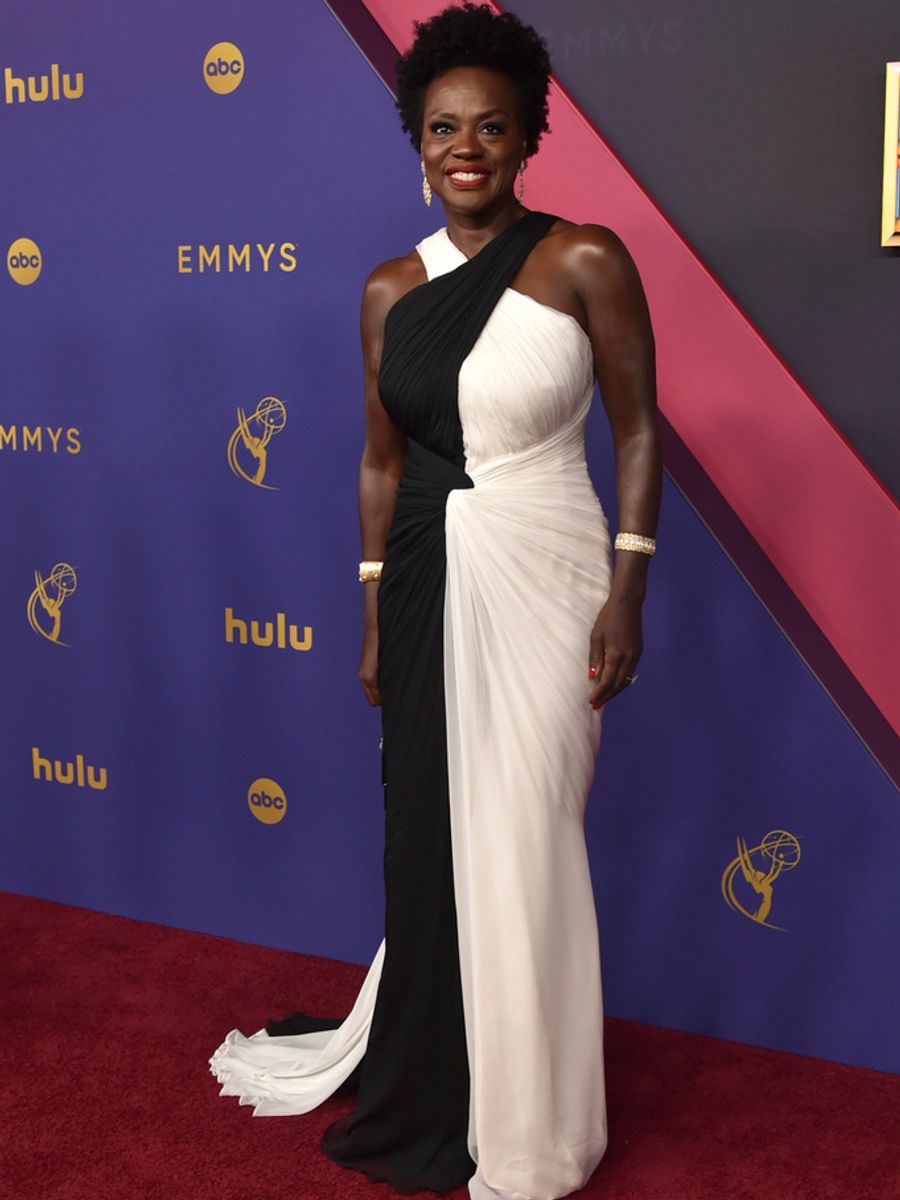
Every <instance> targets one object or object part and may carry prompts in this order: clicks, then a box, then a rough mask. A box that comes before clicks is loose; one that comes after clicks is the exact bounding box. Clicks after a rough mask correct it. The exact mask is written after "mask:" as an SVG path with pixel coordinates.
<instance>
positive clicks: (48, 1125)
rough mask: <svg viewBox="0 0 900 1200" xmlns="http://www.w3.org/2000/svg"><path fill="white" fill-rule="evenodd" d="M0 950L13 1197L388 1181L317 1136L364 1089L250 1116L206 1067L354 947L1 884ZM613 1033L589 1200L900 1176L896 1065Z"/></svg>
mask: <svg viewBox="0 0 900 1200" xmlns="http://www.w3.org/2000/svg"><path fill="white" fill-rule="evenodd" d="M0 955H2V958H0V966H2V985H0V1005H2V1013H0V1020H2V1031H3V1043H2V1044H3V1054H2V1058H3V1062H4V1064H5V1066H4V1070H3V1078H2V1089H0V1091H2V1098H0V1111H2V1131H3V1132H2V1139H0V1197H2V1200H326V1198H331V1197H335V1198H340V1200H363V1198H368V1200H390V1197H391V1196H393V1195H394V1193H393V1192H392V1191H391V1190H390V1189H389V1188H388V1187H387V1186H386V1185H383V1184H379V1185H375V1184H370V1183H369V1182H368V1180H366V1179H365V1178H364V1177H363V1176H361V1175H357V1174H356V1173H354V1172H348V1171H344V1170H342V1169H341V1168H339V1167H337V1166H334V1165H333V1164H332V1163H331V1162H330V1161H329V1160H328V1159H326V1158H324V1156H322V1155H321V1154H320V1153H319V1150H318V1139H319V1136H320V1134H321V1132H322V1130H323V1128H324V1126H325V1125H326V1124H327V1123H328V1122H329V1121H331V1120H333V1119H334V1118H335V1117H336V1116H338V1115H340V1114H341V1113H343V1112H345V1111H347V1109H348V1108H350V1107H351V1106H352V1098H350V1097H347V1098H342V1099H338V1100H332V1101H329V1102H328V1103H326V1104H325V1105H323V1106H322V1107H321V1108H319V1109H318V1110H316V1111H315V1112H312V1113H309V1114H307V1115H306V1116H301V1117H274V1118H264V1117H253V1116H251V1112H250V1109H249V1108H241V1107H240V1106H239V1105H238V1103H237V1101H236V1100H235V1099H233V1098H231V1097H219V1095H218V1084H217V1083H216V1081H215V1080H214V1079H213V1077H212V1076H211V1075H210V1074H209V1072H208V1070H207V1059H208V1057H209V1055H210V1054H211V1053H212V1051H213V1050H214V1049H215V1047H216V1045H217V1044H218V1043H219V1041H220V1040H221V1038H222V1037H223V1035H224V1034H225V1033H227V1032H228V1030H229V1029H231V1028H232V1027H234V1026H237V1027H238V1028H240V1029H242V1030H243V1031H244V1032H245V1033H251V1032H253V1031H254V1030H256V1029H258V1028H260V1027H261V1026H262V1024H263V1022H264V1020H265V1018H266V1017H268V1016H273V1015H281V1014H282V1013H284V1012H287V1011H289V1010H290V1009H293V1008H297V1007H300V1006H302V1007H304V1008H306V1009H308V1010H309V1011H311V1012H320V1013H327V1014H334V1013H340V1012H343V1011H346V1010H348V1009H349V1007H350V1005H351V1003H352V1001H353V999H354V997H355V995H356V991H357V988H358V986H359V984H360V981H361V979H362V977H363V974H364V971H363V969H362V968H360V967H356V966H350V965H348V964H346V963H336V962H332V961H330V960H328V959H322V958H309V957H305V956H301V955H296V954H287V953H283V952H280V951H276V950H267V949H263V948H261V947H259V946H249V945H245V944H242V943H239V942H232V941H228V940H225V939H223V938H217V937H210V936H206V935H201V934H193V933H185V932H182V931H180V930H176V929H169V928H166V927H164V926H159V925H150V924H146V923H144V922H139V921H130V920H126V919H124V918H121V917H111V916H106V915H103V914H99V913H94V912H89V911H87V910H84V909H78V908H71V907H69V906H67V905H61V904H52V903H49V902H47V901H42V900H31V899H27V898H25V897H21V896H13V895H8V894H3V893H0ZM606 1053H607V1069H608V1079H607V1090H608V1098H609V1122H610V1147H609V1150H608V1151H607V1155H606V1158H605V1159H604V1161H603V1162H602V1163H601V1165H600V1167H599V1168H598V1170H597V1173H596V1174H595V1176H594V1178H593V1180H592V1181H591V1184H590V1186H589V1187H587V1188H586V1189H585V1190H584V1191H583V1192H580V1193H578V1196H579V1200H581V1198H582V1197H583V1198H584V1200H731V1198H732V1197H733V1198H734V1200H757V1198H759V1200H894V1198H896V1197H898V1196H900V1149H898V1114H900V1077H898V1076H894V1075H887V1074H882V1073H880V1072H877V1071H867V1070H863V1069H861V1068H858V1067H847V1066H838V1065H835V1064H832V1063H827V1062H823V1061H820V1060H818V1059H811V1058H805V1057H802V1056H799V1055H793V1054H784V1053H780V1052H777V1051H769V1050H760V1049H757V1048H754V1047H748V1046H742V1045H739V1044H737V1043H734V1042H726V1041H722V1040H720V1039H718V1038H709V1037H700V1036H697V1035H695V1034H684V1033H676V1032H673V1031H671V1030H665V1029H658V1028H654V1027H652V1026H648V1025H640V1024H636V1023H634V1022H630V1021H622V1020H616V1019H610V1018H608V1019H607V1022H606ZM429 1194H430V1193H422V1195H423V1196H424V1197H427V1196H428V1195H429ZM465 1195H466V1193H465V1189H461V1190H460V1191H458V1192H455V1193H453V1194H452V1200H465Z"/></svg>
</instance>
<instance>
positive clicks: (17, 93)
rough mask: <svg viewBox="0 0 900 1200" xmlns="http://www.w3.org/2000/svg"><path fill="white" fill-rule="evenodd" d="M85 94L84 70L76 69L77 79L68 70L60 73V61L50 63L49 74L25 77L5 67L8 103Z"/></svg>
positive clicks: (73, 96) (4, 81)
mask: <svg viewBox="0 0 900 1200" xmlns="http://www.w3.org/2000/svg"><path fill="white" fill-rule="evenodd" d="M83 95H84V72H83V71H76V72H75V80H74V82H73V81H72V76H71V75H70V74H69V72H68V71H64V72H62V73H60V69H59V63H51V64H50V74H49V75H29V76H27V83H26V81H25V79H22V78H20V77H19V76H18V75H14V74H13V69H12V67H4V69H3V99H4V100H5V102H6V103H7V104H25V103H26V101H28V100H31V101H32V102H35V103H40V102H41V101H42V100H78V99H79V98H80V97H81V96H83Z"/></svg>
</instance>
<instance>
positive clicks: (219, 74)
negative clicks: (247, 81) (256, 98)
mask: <svg viewBox="0 0 900 1200" xmlns="http://www.w3.org/2000/svg"><path fill="white" fill-rule="evenodd" d="M203 78H204V80H205V81H206V86H207V87H208V88H209V90H210V91H211V92H216V93H217V94H218V95H220V96H226V95H227V94H228V93H229V92H233V91H234V89H235V88H236V87H237V86H238V84H239V83H240V82H241V80H242V79H243V78H244V56H243V54H241V52H240V50H238V48H237V46H235V44H234V43H233V42H216V44H215V45H214V46H210V48H209V50H207V52H206V58H204V60H203Z"/></svg>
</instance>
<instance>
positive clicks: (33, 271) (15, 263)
mask: <svg viewBox="0 0 900 1200" xmlns="http://www.w3.org/2000/svg"><path fill="white" fill-rule="evenodd" d="M6 269H7V270H8V271H9V273H10V275H11V276H12V278H13V279H14V280H15V281H16V283H21V284H22V285H23V287H24V286H27V285H28V284H29V283H34V281H35V280H36V279H37V277H38V275H40V273H41V252H40V250H38V248H37V246H36V245H35V244H34V242H33V241H32V240H31V238H16V240H15V241H14V242H13V244H12V245H11V246H10V248H9V250H8V251H7V253H6Z"/></svg>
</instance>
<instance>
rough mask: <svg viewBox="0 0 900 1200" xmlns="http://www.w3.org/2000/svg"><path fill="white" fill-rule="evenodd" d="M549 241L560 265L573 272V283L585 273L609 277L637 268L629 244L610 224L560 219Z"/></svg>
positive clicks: (548, 237) (553, 228) (628, 272)
mask: <svg viewBox="0 0 900 1200" xmlns="http://www.w3.org/2000/svg"><path fill="white" fill-rule="evenodd" d="M547 240H548V242H550V243H551V246H552V249H553V251H554V253H555V256H556V259H557V262H558V264H559V267H560V268H561V269H562V270H564V271H566V272H571V273H572V279H573V282H577V277H578V276H581V277H583V276H584V275H586V274H589V275H590V276H592V277H593V278H594V279H596V278H597V276H598V275H599V276H602V277H603V278H606V279H610V277H613V278H614V277H615V276H616V275H618V274H621V273H622V272H624V273H626V274H629V275H630V274H631V273H632V272H634V271H635V270H636V268H635V264H634V259H633V258H632V257H631V254H630V253H629V251H628V247H627V246H626V245H625V243H624V242H623V241H622V239H621V238H620V237H619V235H618V234H617V233H616V231H615V230H614V229H610V228H609V226H608V225H595V224H593V223H591V222H585V224H583V225H578V224H576V223H575V222H574V221H566V220H563V219H562V218H560V219H559V220H558V221H557V222H556V224H555V225H553V226H552V228H551V229H550V230H549V232H548V234H547Z"/></svg>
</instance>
